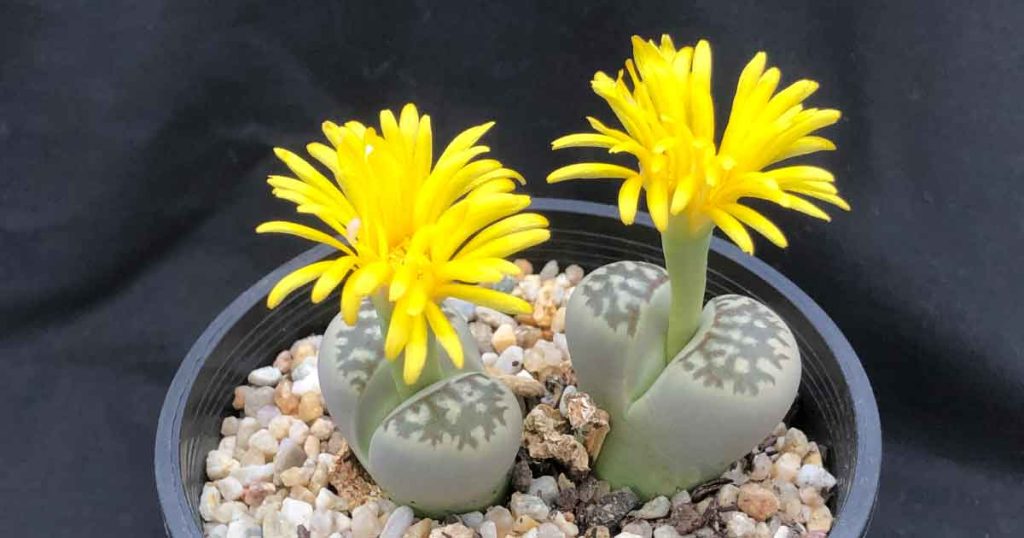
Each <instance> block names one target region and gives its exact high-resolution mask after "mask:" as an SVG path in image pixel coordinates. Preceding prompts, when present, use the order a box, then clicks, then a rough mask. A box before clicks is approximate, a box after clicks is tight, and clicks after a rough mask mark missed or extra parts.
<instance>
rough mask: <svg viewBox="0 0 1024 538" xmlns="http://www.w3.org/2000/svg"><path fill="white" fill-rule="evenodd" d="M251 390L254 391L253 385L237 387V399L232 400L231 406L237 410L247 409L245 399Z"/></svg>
mask: <svg viewBox="0 0 1024 538" xmlns="http://www.w3.org/2000/svg"><path fill="white" fill-rule="evenodd" d="M250 392H252V387H250V386H247V385H245V386H239V387H235V399H233V400H231V407H233V408H234V409H235V410H236V411H241V410H242V409H245V399H246V397H247V396H249V393H250Z"/></svg>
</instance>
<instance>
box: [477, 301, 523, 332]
mask: <svg viewBox="0 0 1024 538" xmlns="http://www.w3.org/2000/svg"><path fill="white" fill-rule="evenodd" d="M476 317H477V319H479V320H480V321H482V322H484V323H486V324H487V325H490V327H491V328H492V329H497V328H498V327H500V326H502V325H510V326H513V327H514V326H515V324H516V322H515V320H514V319H512V317H511V316H508V315H506V314H502V313H501V312H498V311H497V310H494V309H493V308H487V307H486V306H478V307H476Z"/></svg>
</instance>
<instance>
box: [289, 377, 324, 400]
mask: <svg viewBox="0 0 1024 538" xmlns="http://www.w3.org/2000/svg"><path fill="white" fill-rule="evenodd" d="M311 392H312V393H316V394H317V395H319V394H320V392H321V391H320V376H319V375H317V374H316V372H314V373H313V374H312V375H307V376H306V377H304V378H302V379H300V380H298V381H295V382H294V383H292V393H293V394H295V395H296V396H298V397H300V398H301V397H302V396H305V395H306V394H309V393H311ZM299 403H302V401H301V400H300V401H299Z"/></svg>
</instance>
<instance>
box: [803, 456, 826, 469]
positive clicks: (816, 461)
mask: <svg viewBox="0 0 1024 538" xmlns="http://www.w3.org/2000/svg"><path fill="white" fill-rule="evenodd" d="M804 465H817V466H818V467H823V466H824V465H825V462H824V460H822V458H821V453H820V452H808V453H807V455H806V456H804Z"/></svg>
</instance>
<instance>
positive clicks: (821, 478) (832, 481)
mask: <svg viewBox="0 0 1024 538" xmlns="http://www.w3.org/2000/svg"><path fill="white" fill-rule="evenodd" d="M796 485H798V486H800V487H802V488H805V487H808V486H809V487H812V488H816V489H825V490H827V489H832V487H833V486H835V485H836V477H834V476H832V473H829V472H828V471H826V470H825V469H824V468H823V467H820V466H818V465H804V466H803V467H801V468H800V472H799V473H797V475H796Z"/></svg>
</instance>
